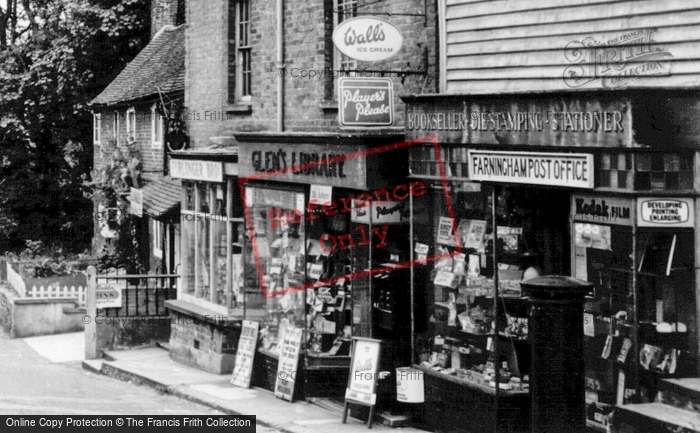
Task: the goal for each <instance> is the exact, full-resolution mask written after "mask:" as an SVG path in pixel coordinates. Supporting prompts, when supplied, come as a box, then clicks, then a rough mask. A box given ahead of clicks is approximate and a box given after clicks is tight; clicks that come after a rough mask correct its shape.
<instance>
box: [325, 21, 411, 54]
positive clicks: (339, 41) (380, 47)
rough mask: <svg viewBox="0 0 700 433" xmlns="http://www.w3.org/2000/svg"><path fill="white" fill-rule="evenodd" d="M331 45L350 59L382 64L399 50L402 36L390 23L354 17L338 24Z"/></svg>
mask: <svg viewBox="0 0 700 433" xmlns="http://www.w3.org/2000/svg"><path fill="white" fill-rule="evenodd" d="M333 44H334V45H335V47H336V48H338V51H340V52H341V53H343V54H344V55H346V56H348V57H350V58H351V59H355V60H359V61H361V62H381V61H383V60H387V59H390V58H391V57H393V56H395V55H396V54H397V53H398V52H399V51H400V50H401V46H402V45H403V35H402V34H401V31H399V29H397V28H396V27H395V26H394V25H393V24H391V23H390V22H389V21H384V20H382V19H379V18H374V17H357V18H350V19H348V20H345V21H343V22H341V23H340V24H338V26H337V27H336V28H335V30H334V31H333Z"/></svg>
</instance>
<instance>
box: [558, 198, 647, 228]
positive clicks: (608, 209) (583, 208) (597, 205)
mask: <svg viewBox="0 0 700 433" xmlns="http://www.w3.org/2000/svg"><path fill="white" fill-rule="evenodd" d="M635 210H636V209H635V206H634V200H633V199H632V198H628V197H615V196H601V195H591V194H573V195H572V196H571V215H572V216H573V219H574V221H578V222H587V223H595V224H613V225H620V226H632V225H633V224H634V218H635Z"/></svg>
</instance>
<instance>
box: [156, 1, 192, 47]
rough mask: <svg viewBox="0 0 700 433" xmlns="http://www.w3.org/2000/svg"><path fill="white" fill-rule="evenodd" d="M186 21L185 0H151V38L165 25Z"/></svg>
mask: <svg viewBox="0 0 700 433" xmlns="http://www.w3.org/2000/svg"><path fill="white" fill-rule="evenodd" d="M184 22H185V0H151V39H153V37H154V36H155V35H156V33H158V31H160V29H162V28H163V27H165V26H179V25H180V24H183V23H184Z"/></svg>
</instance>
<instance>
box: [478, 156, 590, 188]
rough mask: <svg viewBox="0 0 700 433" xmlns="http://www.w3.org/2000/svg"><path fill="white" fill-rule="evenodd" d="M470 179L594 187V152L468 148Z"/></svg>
mask: <svg viewBox="0 0 700 433" xmlns="http://www.w3.org/2000/svg"><path fill="white" fill-rule="evenodd" d="M467 161H468V165H469V168H468V170H469V179H471V180H481V181H489V182H506V183H522V184H529V185H557V186H564V187H570V188H593V186H594V185H593V155H591V154H584V153H543V152H500V151H493V150H471V149H470V150H468V151H467Z"/></svg>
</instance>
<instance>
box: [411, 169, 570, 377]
mask: <svg viewBox="0 0 700 433" xmlns="http://www.w3.org/2000/svg"><path fill="white" fill-rule="evenodd" d="M452 158H453V157H452V156H450V157H448V158H446V160H447V161H450V162H453V161H452ZM454 158H457V156H455V157H454ZM454 162H456V161H454ZM455 168H456V167H452V168H450V170H453V169H455ZM492 193H493V190H492V189H491V187H484V186H483V185H481V184H477V183H470V182H450V183H449V184H448V186H447V191H445V189H444V188H443V186H442V185H441V184H440V183H435V185H433V187H432V188H431V190H430V193H429V194H425V195H423V196H421V197H416V198H414V201H413V211H412V218H413V231H414V236H415V239H416V240H415V242H417V244H416V245H414V246H412V248H414V251H415V252H416V258H417V259H418V260H421V259H422V258H427V257H433V258H437V260H435V259H433V260H432V261H429V262H428V263H426V264H425V265H420V266H415V267H414V285H415V287H417V288H420V287H425V288H426V290H425V296H424V297H421V295H420V290H417V291H418V294H417V301H416V302H421V301H423V300H425V303H426V304H427V305H428V306H429V307H428V308H427V309H426V310H427V311H426V313H425V314H426V315H427V316H428V317H426V320H425V321H426V323H428V325H427V326H426V327H425V331H424V332H422V333H419V334H418V340H417V341H416V348H417V350H418V352H419V356H420V358H421V361H422V362H423V366H426V368H431V369H435V370H437V371H440V372H441V373H444V374H446V375H450V376H453V379H454V377H455V376H456V379H454V380H457V381H460V380H462V381H465V382H472V383H474V382H476V383H479V384H483V383H488V381H489V378H490V377H491V375H493V372H494V367H495V366H498V367H496V368H500V369H501V378H503V377H510V378H512V379H511V384H510V387H511V388H514V389H522V387H523V386H525V385H524V381H525V377H526V376H527V375H528V374H529V346H528V343H527V341H528V306H529V303H528V302H527V300H526V299H525V298H523V297H522V291H521V288H520V282H521V281H522V280H523V279H526V278H530V277H533V276H537V275H549V274H559V275H567V274H568V272H569V269H570V264H569V263H568V258H569V246H568V237H569V227H568V226H569V219H568V212H569V209H568V208H569V196H568V194H567V193H565V192H561V191H556V190H547V189H544V188H534V187H514V186H507V187H506V186H501V187H498V188H497V189H496V190H495V196H496V200H495V206H496V209H495V214H496V224H495V227H494V224H493V221H492V217H491V215H492V213H493V203H492V199H491V195H492ZM494 249H496V250H497V251H496V252H497V256H498V263H497V264H496V266H495V268H496V271H495V272H497V274H498V293H499V299H500V302H499V306H498V314H495V311H494V292H495V290H494V289H495V278H494V277H495V275H494V263H493V256H494ZM496 333H497V334H496ZM494 338H498V339H499V343H498V346H499V354H498V359H496V355H495V354H494V352H492V351H491V348H490V343H489V341H490V340H491V341H492V340H493V339H494Z"/></svg>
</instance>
